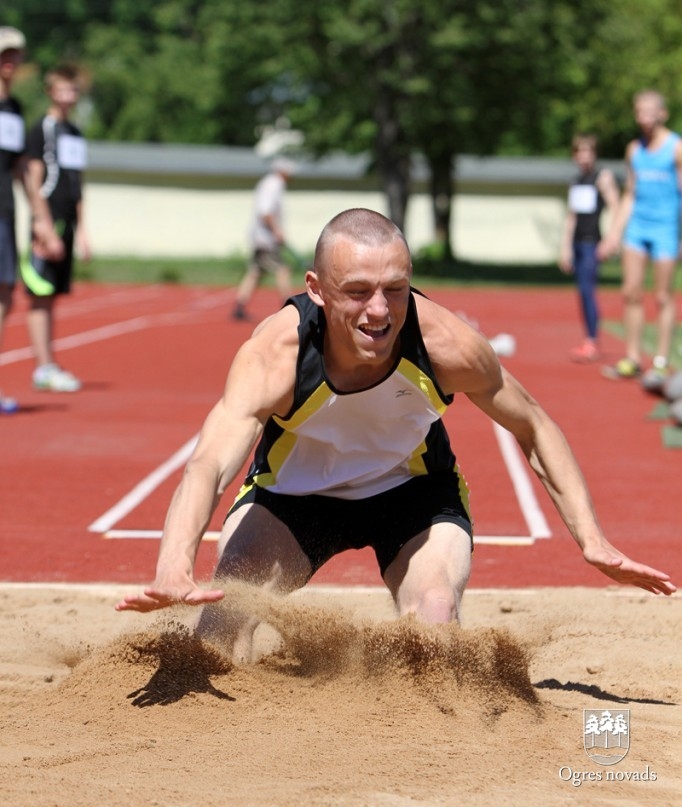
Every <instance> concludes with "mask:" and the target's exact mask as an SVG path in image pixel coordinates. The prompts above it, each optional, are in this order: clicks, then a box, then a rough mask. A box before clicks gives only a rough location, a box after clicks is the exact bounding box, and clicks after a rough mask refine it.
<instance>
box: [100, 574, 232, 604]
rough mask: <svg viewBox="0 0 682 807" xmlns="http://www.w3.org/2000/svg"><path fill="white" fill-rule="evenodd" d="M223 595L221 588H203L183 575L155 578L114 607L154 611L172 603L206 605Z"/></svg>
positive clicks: (220, 598)
mask: <svg viewBox="0 0 682 807" xmlns="http://www.w3.org/2000/svg"><path fill="white" fill-rule="evenodd" d="M224 596H225V592H224V591H223V590H222V589H219V588H218V589H203V588H200V587H199V586H198V585H197V584H196V583H195V581H194V580H192V578H191V577H185V578H183V579H182V580H176V581H173V582H169V581H167V580H155V581H154V582H153V583H152V584H151V586H149V588H146V589H144V591H143V592H142V593H141V594H131V595H129V596H127V597H124V598H123V599H122V600H121V602H119V603H117V604H116V605H115V606H114V607H115V609H116V610H117V611H143V612H144V611H156V610H157V609H159V608H169V607H170V606H172V605H206V604H207V603H211V602H217V601H218V600H222V598H223V597H224Z"/></svg>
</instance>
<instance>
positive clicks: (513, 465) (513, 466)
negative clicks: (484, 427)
mask: <svg viewBox="0 0 682 807" xmlns="http://www.w3.org/2000/svg"><path fill="white" fill-rule="evenodd" d="M493 427H494V430H495V436H496V437H497V442H498V445H499V446H500V451H501V452H502V459H503V460H504V463H505V465H506V466H507V471H508V472H509V476H510V477H511V481H512V485H513V486H514V492H515V493H516V498H517V499H518V502H519V506H520V507H521V512H522V513H523V517H524V518H525V519H526V524H527V525H528V530H529V531H530V534H531V537H532V538H551V537H552V532H551V530H550V529H549V525H548V524H547V520H546V519H545V516H544V513H543V512H542V510H541V509H540V505H539V503H538V500H537V497H536V496H535V492H534V491H533V486H532V485H531V482H530V477H529V476H528V471H527V470H526V464H525V461H524V460H523V459H522V458H521V454H520V451H519V448H518V446H517V443H516V440H515V439H514V437H513V436H512V435H511V434H510V432H508V431H507V430H506V429H504V428H502V426H500V425H499V424H497V423H493Z"/></svg>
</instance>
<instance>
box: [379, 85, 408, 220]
mask: <svg viewBox="0 0 682 807" xmlns="http://www.w3.org/2000/svg"><path fill="white" fill-rule="evenodd" d="M374 116H375V120H376V122H377V137H376V161H377V170H378V173H379V178H380V180H381V186H382V188H383V191H384V193H385V194H386V200H387V202H388V210H389V218H390V219H391V221H393V223H394V224H396V225H397V226H398V227H400V229H401V230H402V231H403V232H405V217H406V214H407V203H408V200H409V197H410V149H409V146H408V144H407V142H406V138H405V137H404V135H403V132H402V130H401V129H400V125H399V124H398V120H397V116H396V115H395V114H394V105H393V99H392V98H391V95H390V93H389V92H382V93H380V94H379V97H378V100H377V104H376V107H375V109H374Z"/></svg>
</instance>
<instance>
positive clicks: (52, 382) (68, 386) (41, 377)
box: [33, 364, 82, 392]
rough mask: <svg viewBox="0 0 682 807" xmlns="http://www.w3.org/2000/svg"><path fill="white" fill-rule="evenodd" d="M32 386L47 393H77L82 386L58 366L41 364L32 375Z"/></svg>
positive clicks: (74, 377)
mask: <svg viewBox="0 0 682 807" xmlns="http://www.w3.org/2000/svg"><path fill="white" fill-rule="evenodd" d="M33 386H34V387H35V388H36V389H39V390H46V391H49V392H78V390H79V389H80V388H81V386H82V384H81V382H80V381H79V380H78V379H77V378H76V376H75V375H73V374H72V373H69V372H68V371H67V370H62V368H61V367H60V366H59V365H58V364H43V365H42V366H41V367H38V368H37V369H36V370H35V371H34V373H33Z"/></svg>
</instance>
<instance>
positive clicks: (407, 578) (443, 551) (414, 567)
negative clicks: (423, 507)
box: [384, 522, 471, 604]
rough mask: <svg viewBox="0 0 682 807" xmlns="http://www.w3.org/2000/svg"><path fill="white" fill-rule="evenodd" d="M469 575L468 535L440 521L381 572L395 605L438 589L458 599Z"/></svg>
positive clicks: (408, 545) (401, 551)
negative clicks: (448, 591) (450, 593)
mask: <svg viewBox="0 0 682 807" xmlns="http://www.w3.org/2000/svg"><path fill="white" fill-rule="evenodd" d="M470 572H471V538H470V536H469V534H468V533H467V532H466V531H465V530H464V529H462V527H460V526H458V525H457V524H454V523H452V522H439V523H436V524H433V525H432V526H431V527H429V528H428V529H427V530H424V532H421V533H420V534H419V535H416V536H415V537H414V538H412V539H410V540H409V541H408V542H407V543H406V544H405V545H404V546H403V547H402V549H401V550H400V552H398V554H397V555H396V557H395V559H394V560H393V562H392V563H391V564H390V565H389V566H388V568H387V569H386V571H385V572H384V582H385V583H386V585H387V586H388V588H389V590H390V592H391V594H392V595H393V598H394V599H395V601H396V602H397V603H398V604H400V602H401V601H408V600H412V599H415V598H417V599H418V598H419V597H420V596H421V595H422V594H423V593H424V592H425V591H428V590H431V589H434V588H440V587H446V588H448V589H450V590H451V591H453V592H455V594H456V596H457V598H459V596H461V593H462V591H463V590H464V587H465V586H466V584H467V581H468V579H469V574H470Z"/></svg>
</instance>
